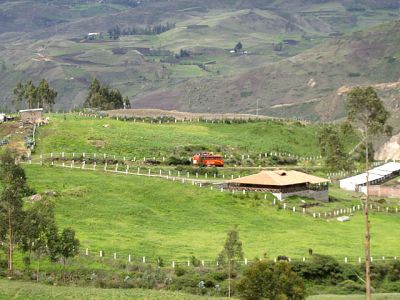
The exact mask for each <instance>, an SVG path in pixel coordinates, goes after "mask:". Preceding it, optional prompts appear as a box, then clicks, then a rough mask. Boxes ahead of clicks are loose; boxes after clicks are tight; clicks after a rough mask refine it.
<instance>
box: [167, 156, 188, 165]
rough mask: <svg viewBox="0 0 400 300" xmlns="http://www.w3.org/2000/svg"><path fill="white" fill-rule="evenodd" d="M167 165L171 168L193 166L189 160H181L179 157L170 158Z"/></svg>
mask: <svg viewBox="0 0 400 300" xmlns="http://www.w3.org/2000/svg"><path fill="white" fill-rule="evenodd" d="M167 164H168V165H170V166H176V165H185V166H188V165H190V164H191V162H190V160H189V159H187V158H179V157H175V156H171V157H170V158H168V161H167Z"/></svg>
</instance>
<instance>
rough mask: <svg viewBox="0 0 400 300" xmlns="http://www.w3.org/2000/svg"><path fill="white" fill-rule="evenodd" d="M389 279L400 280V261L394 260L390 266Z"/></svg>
mask: <svg viewBox="0 0 400 300" xmlns="http://www.w3.org/2000/svg"><path fill="white" fill-rule="evenodd" d="M388 279H389V280H390V281H400V261H398V260H395V261H393V262H392V263H391V264H390V265H389V267H388Z"/></svg>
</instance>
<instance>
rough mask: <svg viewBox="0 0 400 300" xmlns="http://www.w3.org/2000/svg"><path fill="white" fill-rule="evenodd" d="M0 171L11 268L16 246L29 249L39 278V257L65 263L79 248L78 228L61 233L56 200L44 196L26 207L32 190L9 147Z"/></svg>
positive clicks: (0, 235) (2, 227)
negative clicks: (58, 225) (46, 257)
mask: <svg viewBox="0 0 400 300" xmlns="http://www.w3.org/2000/svg"><path fill="white" fill-rule="evenodd" d="M0 175H1V176H0V181H1V185H2V187H3V190H2V192H1V195H0V240H1V241H3V243H2V244H3V245H4V247H5V252H6V253H7V268H8V272H9V273H10V274H13V271H14V263H13V261H14V251H15V250H16V248H18V249H19V250H20V251H22V252H24V253H27V256H26V257H25V258H24V262H25V263H26V265H30V262H31V258H32V256H34V257H35V258H36V259H37V275H36V278H37V280H38V278H39V267H40V260H41V259H42V258H43V257H45V256H49V257H50V259H51V260H52V261H57V260H58V259H62V261H63V263H64V267H65V264H66V262H67V260H68V259H69V258H70V257H74V256H75V255H77V254H78V251H79V240H78V239H76V238H75V231H74V230H73V229H71V228H65V229H64V230H63V231H62V233H61V234H59V231H58V228H57V225H56V222H55V216H54V203H53V202H52V201H51V200H50V199H47V198H44V199H43V200H40V201H37V202H35V203H34V204H32V205H31V206H28V208H26V209H24V201H23V198H24V197H26V196H28V195H30V194H31V193H32V190H31V189H30V188H29V186H28V184H27V181H26V175H25V171H24V169H22V168H21V166H19V165H18V164H16V158H15V156H14V155H13V154H12V153H11V152H9V151H6V152H5V153H4V154H2V155H1V157H0Z"/></svg>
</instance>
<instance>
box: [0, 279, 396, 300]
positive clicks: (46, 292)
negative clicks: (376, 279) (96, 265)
mask: <svg viewBox="0 0 400 300" xmlns="http://www.w3.org/2000/svg"><path fill="white" fill-rule="evenodd" d="M373 297H374V299H377V300H396V299H398V298H399V294H374V295H373ZM364 298H365V296H364V295H317V296H310V297H308V298H307V299H308V300H345V299H346V300H347V299H349V300H362V299H364ZM0 299H1V300H3V299H4V300H6V299H7V300H8V299H16V300H18V299H21V300H25V299H62V300H63V299H91V300H100V299H107V300H108V299H135V300H136V299H137V300H150V299H151V300H159V299H160V300H161V299H162V300H175V299H179V300H181V299H185V300H200V299H204V300H206V299H226V298H222V297H218V298H214V297H205V296H195V295H190V294H184V293H174V292H165V291H154V290H142V289H125V290H124V289H100V288H88V287H85V288H81V287H63V286H50V285H44V284H36V283H30V282H19V281H9V280H4V279H3V280H0ZM231 299H236V298H231Z"/></svg>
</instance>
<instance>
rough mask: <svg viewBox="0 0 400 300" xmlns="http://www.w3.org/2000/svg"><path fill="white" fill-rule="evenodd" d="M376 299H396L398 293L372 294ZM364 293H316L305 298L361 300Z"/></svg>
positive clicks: (398, 295) (317, 299)
mask: <svg viewBox="0 0 400 300" xmlns="http://www.w3.org/2000/svg"><path fill="white" fill-rule="evenodd" d="M372 298H373V299H376V300H397V299H399V298H400V294H372ZM363 299H365V295H318V296H311V297H308V298H307V300H363Z"/></svg>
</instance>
